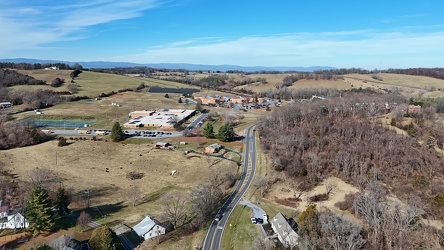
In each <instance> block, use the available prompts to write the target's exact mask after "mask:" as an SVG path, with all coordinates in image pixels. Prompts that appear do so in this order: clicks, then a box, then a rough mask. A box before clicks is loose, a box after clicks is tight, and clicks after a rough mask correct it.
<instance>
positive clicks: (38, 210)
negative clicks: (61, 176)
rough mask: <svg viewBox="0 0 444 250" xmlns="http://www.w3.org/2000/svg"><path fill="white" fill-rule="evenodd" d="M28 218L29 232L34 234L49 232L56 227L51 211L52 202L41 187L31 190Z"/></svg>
mask: <svg viewBox="0 0 444 250" xmlns="http://www.w3.org/2000/svg"><path fill="white" fill-rule="evenodd" d="M26 218H27V219H28V221H29V222H30V223H29V228H28V229H29V230H30V231H31V232H33V233H34V234H38V233H39V232H40V231H49V230H51V229H52V228H53V226H54V216H53V214H52V211H51V200H50V199H49V196H48V191H46V189H44V188H43V187H41V186H36V187H34V188H32V189H31V191H30V194H29V197H28V203H27V211H26Z"/></svg>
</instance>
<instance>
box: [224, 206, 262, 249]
mask: <svg viewBox="0 0 444 250" xmlns="http://www.w3.org/2000/svg"><path fill="white" fill-rule="evenodd" d="M250 214H251V209H250V208H249V207H247V206H244V205H237V206H236V207H235V208H234V209H233V212H232V213H231V216H230V219H229V220H228V222H227V225H226V227H225V230H224V234H223V238H222V243H221V249H248V248H250V247H251V245H252V243H253V240H254V239H255V238H256V235H257V234H258V233H260V232H259V228H258V226H257V225H253V224H252V223H251V220H250ZM230 225H231V226H230Z"/></svg>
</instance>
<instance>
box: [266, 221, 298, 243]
mask: <svg viewBox="0 0 444 250" xmlns="http://www.w3.org/2000/svg"><path fill="white" fill-rule="evenodd" d="M271 228H273V231H274V232H275V233H276V234H277V237H278V239H279V241H280V242H281V243H282V244H283V245H284V246H290V247H295V246H296V245H297V244H298V238H299V235H298V234H297V233H296V232H295V231H294V229H293V228H292V226H291V225H290V224H289V223H288V221H287V219H286V218H285V217H284V215H283V214H281V213H278V214H277V215H276V216H275V217H274V218H273V220H271Z"/></svg>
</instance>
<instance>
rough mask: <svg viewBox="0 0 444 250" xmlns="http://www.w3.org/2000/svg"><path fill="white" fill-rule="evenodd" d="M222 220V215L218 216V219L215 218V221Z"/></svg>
mask: <svg viewBox="0 0 444 250" xmlns="http://www.w3.org/2000/svg"><path fill="white" fill-rule="evenodd" d="M220 219H222V214H216V217H215V218H214V220H215V221H220Z"/></svg>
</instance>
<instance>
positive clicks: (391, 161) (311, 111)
mask: <svg viewBox="0 0 444 250" xmlns="http://www.w3.org/2000/svg"><path fill="white" fill-rule="evenodd" d="M389 99H391V97H390V96H388V95H374V96H372V95H365V96H364V95H362V94H359V93H346V94H344V95H343V96H342V98H331V99H326V100H322V101H321V100H320V101H313V102H296V103H294V104H292V105H289V106H285V107H282V108H279V109H276V110H274V111H273V112H272V113H270V114H269V115H268V116H266V117H265V118H264V119H263V120H262V121H261V122H260V123H259V125H258V131H259V135H260V142H261V146H262V148H263V149H265V151H266V152H268V154H269V155H270V157H271V158H272V166H271V167H272V168H273V169H274V170H276V171H283V172H285V173H286V175H287V176H289V177H290V178H298V180H303V181H304V182H306V183H309V184H310V185H316V184H317V183H319V182H320V181H322V180H323V179H324V178H327V177H329V176H336V177H339V178H341V179H343V180H345V181H347V182H350V183H353V184H354V185H356V186H358V187H359V188H360V190H361V192H360V193H358V194H356V195H350V196H348V197H347V201H346V202H345V204H341V206H340V207H341V209H345V210H349V211H350V212H351V213H354V214H355V215H356V216H357V217H358V218H360V219H362V220H363V222H364V224H365V225H366V226H365V228H364V229H365V230H366V231H368V232H369V238H367V239H366V240H368V242H369V244H371V245H372V246H373V247H376V248H378V249H381V248H379V247H382V248H385V247H388V246H389V245H390V244H395V245H396V246H398V245H397V244H400V245H399V246H400V247H401V246H402V247H401V248H399V249H411V248H412V247H413V245H412V244H419V243H418V242H416V243H414V241H410V242H406V241H405V238H404V237H410V236H412V237H413V235H414V234H415V235H416V234H418V232H419V231H418V230H419V229H418V228H413V227H410V226H409V225H405V228H404V229H402V228H394V225H393V224H392V223H393V220H391V219H394V218H393V216H401V217H402V218H404V219H406V220H411V222H412V221H413V220H418V219H420V218H428V219H438V220H443V219H444V202H443V201H442V197H444V183H443V179H442V176H443V174H444V165H443V162H442V157H441V154H440V153H438V152H437V150H436V149H435V148H437V145H436V143H435V141H433V145H427V143H421V141H418V138H415V137H412V136H408V135H404V134H400V133H397V131H396V130H395V128H393V127H390V126H387V125H382V124H381V123H380V121H378V119H377V118H376V117H378V116H381V115H383V114H385V112H386V108H385V105H384V103H385V102H386V101H388V102H389V103H390V101H389ZM417 121H418V122H419V123H425V122H427V121H426V120H425V119H424V118H418V119H417ZM434 133H435V134H433V136H434V138H435V139H436V138H438V137H440V136H442V134H443V131H442V129H441V130H434ZM376 194H379V195H376ZM388 195H394V196H396V197H398V198H399V199H401V201H402V202H404V205H405V207H404V208H400V207H397V208H395V210H396V209H398V210H399V209H401V210H403V211H411V209H413V208H415V209H413V210H414V211H415V213H413V214H414V215H412V214H410V213H407V212H406V213H404V212H401V215H399V214H398V215H394V214H393V213H392V212H393V207H395V205H393V204H391V203H390V202H389V200H388V198H387V196H388ZM370 197H373V198H371V199H370ZM375 197H376V198H375ZM378 197H379V198H378ZM369 199H370V200H369ZM372 202H373V203H372ZM371 204H373V205H374V210H372V211H369V210H368V209H370V210H371V209H372V208H371V206H373V205H371ZM389 204H391V205H389ZM372 213H373V215H374V216H376V217H377V218H375V217H372V216H370V215H371V214H372ZM409 216H410V217H409ZM407 217H409V219H407ZM389 218H391V219H389ZM398 219H399V218H398ZM390 221H391V222H390ZM384 223H387V225H386V226H385V228H384V227H383V226H380V225H382V224H384ZM412 223H413V222H412ZM387 228H392V229H391V230H392V231H393V230H398V231H399V230H406V231H405V235H403V236H402V237H401V236H400V235H398V236H396V237H398V238H396V237H395V236H393V235H391V236H390V235H388V234H389V231H390V230H388V231H385V230H387ZM421 230H426V229H425V228H423V229H421ZM427 230H428V229H427ZM427 230H426V231H427ZM421 232H422V233H424V234H425V235H428V233H426V232H425V231H421ZM428 236H430V237H431V238H434V237H435V238H434V239H437V238H436V235H435V236H433V234H431V235H428ZM428 236H427V237H428ZM307 237H309V236H307ZM390 237H391V238H390ZM393 237H395V238H396V239H395V238H393ZM399 237H401V238H402V239H401V238H399ZM307 240H308V241H315V239H307ZM415 240H422V239H419V238H418V239H415ZM392 241H395V242H396V243H392ZM395 249H397V248H396V247H395Z"/></svg>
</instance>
